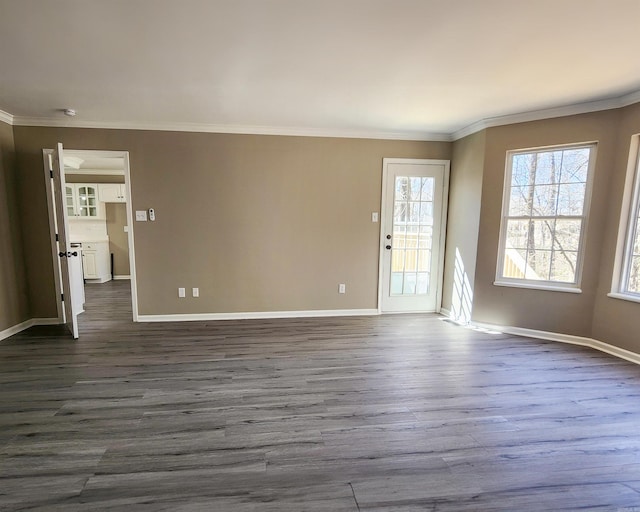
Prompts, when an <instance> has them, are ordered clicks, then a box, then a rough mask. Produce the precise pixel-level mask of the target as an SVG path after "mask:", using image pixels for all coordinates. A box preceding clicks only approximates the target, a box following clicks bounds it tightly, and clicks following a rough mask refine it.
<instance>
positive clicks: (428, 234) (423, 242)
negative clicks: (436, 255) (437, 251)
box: [418, 226, 433, 249]
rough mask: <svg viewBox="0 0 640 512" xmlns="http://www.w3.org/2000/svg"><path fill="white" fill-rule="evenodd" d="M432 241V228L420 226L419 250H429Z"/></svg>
mask: <svg viewBox="0 0 640 512" xmlns="http://www.w3.org/2000/svg"><path fill="white" fill-rule="evenodd" d="M432 239H433V228H432V227H431V226H420V240H419V245H418V247H420V249H431V244H432Z"/></svg>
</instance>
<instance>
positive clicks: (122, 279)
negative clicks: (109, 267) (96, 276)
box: [113, 275, 131, 281]
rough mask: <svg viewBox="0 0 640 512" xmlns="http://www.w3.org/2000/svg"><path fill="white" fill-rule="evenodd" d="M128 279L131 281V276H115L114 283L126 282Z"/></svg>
mask: <svg viewBox="0 0 640 512" xmlns="http://www.w3.org/2000/svg"><path fill="white" fill-rule="evenodd" d="M126 279H131V276H129V275H121V276H113V280H114V281H124V280H126Z"/></svg>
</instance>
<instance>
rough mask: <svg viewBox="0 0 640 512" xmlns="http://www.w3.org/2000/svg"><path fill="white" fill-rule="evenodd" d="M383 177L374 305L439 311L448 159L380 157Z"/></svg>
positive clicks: (388, 309) (385, 308)
mask: <svg viewBox="0 0 640 512" xmlns="http://www.w3.org/2000/svg"><path fill="white" fill-rule="evenodd" d="M382 176H383V177H382V209H381V212H382V216H381V226H380V229H381V231H380V272H379V285H378V309H379V311H380V312H381V313H410V312H438V311H439V310H440V306H441V302H442V281H443V266H444V242H445V230H446V212H447V197H448V185H449V161H448V160H422V159H401V158H385V159H384V160H383V173H382Z"/></svg>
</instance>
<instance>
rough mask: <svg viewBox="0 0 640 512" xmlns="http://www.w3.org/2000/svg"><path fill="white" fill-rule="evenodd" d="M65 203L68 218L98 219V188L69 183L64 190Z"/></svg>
mask: <svg viewBox="0 0 640 512" xmlns="http://www.w3.org/2000/svg"><path fill="white" fill-rule="evenodd" d="M65 202H66V203H65V206H66V208H67V215H68V216H69V217H75V218H78V217H80V218H91V217H98V213H99V212H98V186H97V185H87V184H84V183H69V184H67V185H66V189H65Z"/></svg>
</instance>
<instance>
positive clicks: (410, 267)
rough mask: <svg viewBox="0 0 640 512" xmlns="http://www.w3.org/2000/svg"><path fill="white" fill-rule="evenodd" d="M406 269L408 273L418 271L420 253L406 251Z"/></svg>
mask: <svg viewBox="0 0 640 512" xmlns="http://www.w3.org/2000/svg"><path fill="white" fill-rule="evenodd" d="M404 269H405V270H406V271H408V272H415V271H416V270H418V251H416V250H410V251H405V258H404Z"/></svg>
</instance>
